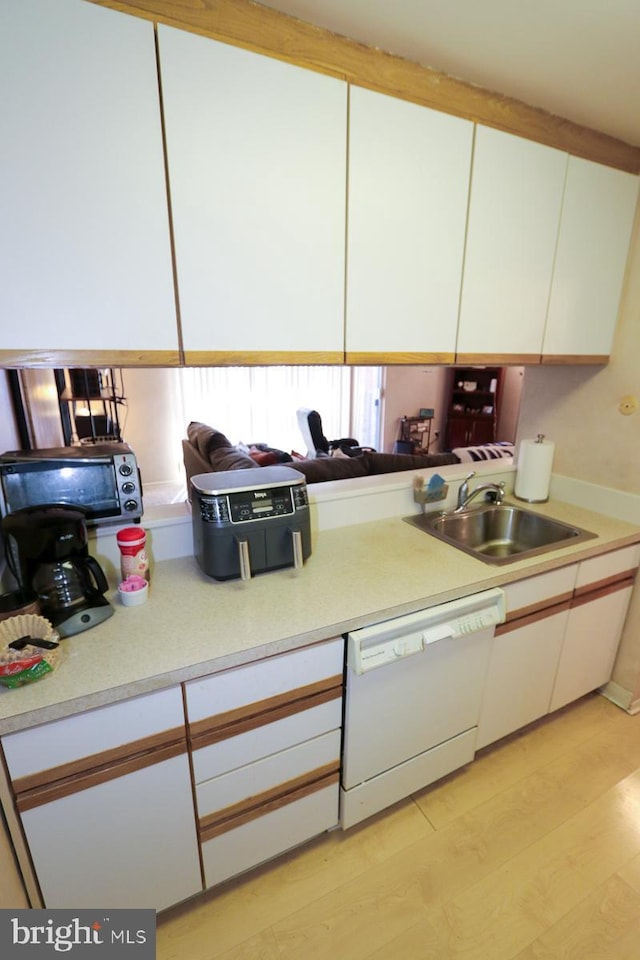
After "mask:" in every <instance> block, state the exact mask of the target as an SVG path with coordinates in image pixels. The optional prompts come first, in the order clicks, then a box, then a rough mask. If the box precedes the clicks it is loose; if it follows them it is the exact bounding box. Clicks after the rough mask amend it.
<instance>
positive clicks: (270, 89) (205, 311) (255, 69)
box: [159, 26, 347, 363]
mask: <svg viewBox="0 0 640 960" xmlns="http://www.w3.org/2000/svg"><path fill="white" fill-rule="evenodd" d="M159 44H160V65H161V72H162V89H163V98H164V110H165V122H166V135H167V150H168V162H169V179H170V187H171V202H172V211H173V221H174V229H175V244H176V259H177V272H178V287H179V294H180V309H181V320H182V333H183V342H184V349H185V353H186V359H187V362H188V363H191V362H205V361H208V362H211V360H212V359H216V360H217V361H218V362H242V360H246V359H248V360H255V359H258V360H260V359H262V360H264V361H265V362H274V360H279V362H285V361H286V362H305V360H309V361H310V362H317V361H318V359H320V360H321V361H323V362H334V363H335V362H342V360H343V358H344V333H343V326H344V232H345V191H346V177H345V170H346V133H347V130H346V124H347V119H346V118H347V85H346V83H344V82H342V81H340V80H335V79H333V78H331V77H327V76H324V75H322V74H319V73H314V72H313V71H311V70H303V69H301V68H298V67H295V66H292V65H291V64H287V63H283V62H281V61H278V60H274V59H270V58H268V57H263V56H260V55H258V54H255V53H251V52H249V51H247V50H241V49H239V48H237V47H232V46H228V45H226V44H223V43H218V42H216V41H214V40H210V39H208V38H205V37H199V36H195V35H194V34H190V33H186V32H184V31H181V30H174V29H172V28H170V27H164V26H160V27H159Z"/></svg>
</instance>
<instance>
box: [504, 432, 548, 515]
mask: <svg viewBox="0 0 640 960" xmlns="http://www.w3.org/2000/svg"><path fill="white" fill-rule="evenodd" d="M544 440H545V434H544V433H539V434H537V436H536V439H535V440H523V441H522V445H521V449H520V450H519V452H518V457H517V469H516V479H515V484H514V491H513V492H514V495H515V497H516V499H517V500H524V501H525V502H526V503H546V502H547V500H548V499H549V485H550V481H551V469H552V463H553V453H554V446H555V445H554V443H553V442H548V443H545V442H544ZM525 445H527V449H528V450H529V451H530V454H529V455H528V456H527V455H526V452H525V450H524V446H525ZM534 451H535V455H534ZM532 458H533V459H532Z"/></svg>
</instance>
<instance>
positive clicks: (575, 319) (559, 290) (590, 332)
mask: <svg viewBox="0 0 640 960" xmlns="http://www.w3.org/2000/svg"><path fill="white" fill-rule="evenodd" d="M637 198H638V177H637V176H634V175H633V174H630V173H624V172H623V171H621V170H613V169H612V168H611V167H604V166H602V165H601V164H598V163H593V162H591V161H589V160H582V159H580V158H578V157H570V158H569V167H568V173H567V185H566V190H565V195H564V202H563V205H562V220H561V224H560V236H559V240H558V252H557V255H556V265H555V270H554V275H553V284H552V287H551V298H550V301H549V314H548V318H547V327H546V331H545V336H544V346H543V354H544V356H543V362H544V360H545V358H546V359H547V360H553V359H556V360H558V359H562V358H563V357H569V358H574V357H576V356H578V357H584V358H586V359H587V362H589V361H590V362H592V363H593V362H595V361H596V360H597V359H600V360H605V359H606V358H607V357H608V355H609V354H610V352H611V345H612V342H613V335H614V331H615V328H616V322H617V319H618V305H619V303H620V295H621V293H622V284H623V280H624V272H625V266H626V263H627V254H628V250H629V242H630V239H631V230H632V228H633V219H634V215H635V209H636V202H637Z"/></svg>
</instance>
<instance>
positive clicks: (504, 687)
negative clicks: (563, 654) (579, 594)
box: [477, 563, 578, 748]
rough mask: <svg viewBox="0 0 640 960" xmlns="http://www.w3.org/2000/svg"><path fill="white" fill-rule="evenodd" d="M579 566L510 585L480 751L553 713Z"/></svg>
mask: <svg viewBox="0 0 640 960" xmlns="http://www.w3.org/2000/svg"><path fill="white" fill-rule="evenodd" d="M577 573H578V564H576V563H574V564H571V565H569V566H568V567H561V568H560V569H559V570H554V571H553V572H551V573H543V574H540V575H539V576H537V577H527V578H526V579H525V580H520V581H516V582H515V583H510V584H507V585H506V586H505V587H504V593H505V597H506V603H507V619H506V622H505V623H504V624H500V625H499V626H498V627H496V632H495V636H494V638H493V646H492V649H491V660H490V662H489V672H488V675H487V684H486V687H485V691H484V699H483V703H482V713H481V716H480V722H479V724H478V741H477V746H478V748H480V747H486V746H487V744H489V743H493V742H494V741H495V740H499V739H500V737H504V736H506V735H507V734H509V733H512V732H513V731H514V730H518V729H520V728H521V727H524V726H525V725H526V724H527V723H531V722H532V721H533V720H537V719H538V717H542V716H544V715H545V714H546V713H548V711H549V702H550V700H551V693H552V690H553V684H554V681H555V677H556V671H557V667H558V660H559V658H560V651H561V649H562V642H563V638H564V634H565V630H566V626H567V621H568V618H569V607H570V603H571V598H572V595H573V589H574V585H575V582H576V576H577Z"/></svg>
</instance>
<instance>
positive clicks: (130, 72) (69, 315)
mask: <svg viewBox="0 0 640 960" xmlns="http://www.w3.org/2000/svg"><path fill="white" fill-rule="evenodd" d="M0 87H1V88H2V89H3V90H4V91H9V90H10V91H11V95H10V96H3V97H2V98H1V100H0V128H1V129H2V143H3V146H2V176H1V177H0V207H1V208H2V210H3V217H2V228H1V229H0V262H1V263H2V282H1V283H0V314H1V315H2V316H3V317H4V318H5V322H4V323H3V327H2V334H1V336H0V350H2V351H19V352H22V353H23V354H25V355H28V356H29V357H30V362H31V363H32V364H38V363H40V364H42V363H48V364H49V365H51V366H67V365H68V364H67V363H66V362H65V360H66V357H67V356H68V354H67V353H66V352H67V351H76V352H78V354H80V353H81V352H83V355H84V358H85V362H84V363H82V364H81V365H82V366H87V365H89V364H90V363H91V362H94V359H95V357H96V356H98V357H99V355H100V353H101V352H102V351H109V352H110V353H111V354H112V355H113V354H115V353H117V352H118V351H136V352H137V355H138V357H140V356H141V355H143V354H144V352H145V351H150V352H151V353H152V354H153V357H154V362H157V363H159V364H162V365H164V366H167V365H171V364H175V363H177V360H178V330H177V324H176V311H175V302H174V291H173V281H172V270H171V251H170V242H169V220H168V210H167V196H166V186H165V176H164V161H163V150H162V132H161V122H160V105H159V98H158V83H157V71H156V59H155V44H154V34H153V24H151V23H148V22H146V21H144V20H140V19H137V18H136V17H129V16H123V15H122V14H120V13H116V12H114V11H112V10H104V9H101V8H100V7H97V6H95V5H94V4H91V3H81V2H78V0H58V2H56V3H50V2H48V0H29V2H28V3H25V2H23V0H6V2H4V3H2V5H1V8H0ZM89 351H90V352H91V357H88V356H87V352H89ZM60 353H65V357H64V358H63V357H59V356H58V355H59V354H60ZM56 360H57V361H58V362H56ZM105 365H109V364H108V363H107V364H105Z"/></svg>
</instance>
